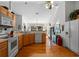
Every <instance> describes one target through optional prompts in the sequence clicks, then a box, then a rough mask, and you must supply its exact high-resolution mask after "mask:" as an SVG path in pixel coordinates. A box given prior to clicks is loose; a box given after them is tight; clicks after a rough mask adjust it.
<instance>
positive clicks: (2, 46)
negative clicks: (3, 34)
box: [0, 41, 8, 57]
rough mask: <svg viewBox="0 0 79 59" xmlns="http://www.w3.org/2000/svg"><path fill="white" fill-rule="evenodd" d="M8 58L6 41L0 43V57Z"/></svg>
mask: <svg viewBox="0 0 79 59" xmlns="http://www.w3.org/2000/svg"><path fill="white" fill-rule="evenodd" d="M7 56H8V41H4V42H1V43H0V57H7Z"/></svg>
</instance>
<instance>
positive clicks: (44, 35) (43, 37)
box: [42, 33, 46, 43]
mask: <svg viewBox="0 0 79 59" xmlns="http://www.w3.org/2000/svg"><path fill="white" fill-rule="evenodd" d="M42 43H46V33H42Z"/></svg>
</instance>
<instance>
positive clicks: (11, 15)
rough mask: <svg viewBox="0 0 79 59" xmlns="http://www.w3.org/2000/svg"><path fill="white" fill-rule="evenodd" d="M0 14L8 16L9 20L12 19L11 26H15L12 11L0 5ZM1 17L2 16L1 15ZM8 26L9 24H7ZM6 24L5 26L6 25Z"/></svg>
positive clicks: (14, 16)
mask: <svg viewBox="0 0 79 59" xmlns="http://www.w3.org/2000/svg"><path fill="white" fill-rule="evenodd" d="M0 14H2V15H3V16H5V17H8V18H10V20H13V21H12V26H13V28H16V27H15V26H16V24H15V22H16V15H15V14H13V13H11V12H10V11H8V10H7V9H5V8H3V7H2V6H0ZM1 17H2V16H1ZM8 26H9V25H8ZM8 26H7V27H8Z"/></svg>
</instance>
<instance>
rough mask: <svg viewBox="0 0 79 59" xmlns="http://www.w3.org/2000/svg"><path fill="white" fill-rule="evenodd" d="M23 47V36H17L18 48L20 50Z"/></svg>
mask: <svg viewBox="0 0 79 59" xmlns="http://www.w3.org/2000/svg"><path fill="white" fill-rule="evenodd" d="M22 47H23V35H19V37H18V48H19V49H21V48H22Z"/></svg>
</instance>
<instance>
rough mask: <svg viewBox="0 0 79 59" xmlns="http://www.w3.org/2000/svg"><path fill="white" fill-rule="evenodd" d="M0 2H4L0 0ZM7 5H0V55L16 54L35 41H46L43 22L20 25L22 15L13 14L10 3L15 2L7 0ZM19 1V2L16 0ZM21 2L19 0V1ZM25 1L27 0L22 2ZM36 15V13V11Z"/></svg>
mask: <svg viewBox="0 0 79 59" xmlns="http://www.w3.org/2000/svg"><path fill="white" fill-rule="evenodd" d="M1 3H3V4H4V3H5V2H4V1H1ZM7 3H8V4H9V8H8V7H7V6H4V5H1V6H0V19H1V20H0V22H1V23H0V48H1V49H0V56H9V57H11V56H12V57H13V56H16V54H17V53H18V51H19V50H20V49H22V48H23V46H27V45H30V44H35V43H45V42H46V29H45V25H44V24H43V23H41V24H40V23H37V24H36V23H28V29H27V31H26V24H25V23H24V24H23V27H22V15H19V14H15V12H13V11H12V10H11V9H12V4H13V3H15V2H13V3H12V2H11V1H10V2H7ZM16 3H19V2H16ZM20 3H21V2H20ZM23 3H27V2H23ZM36 15H37V13H36Z"/></svg>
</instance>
